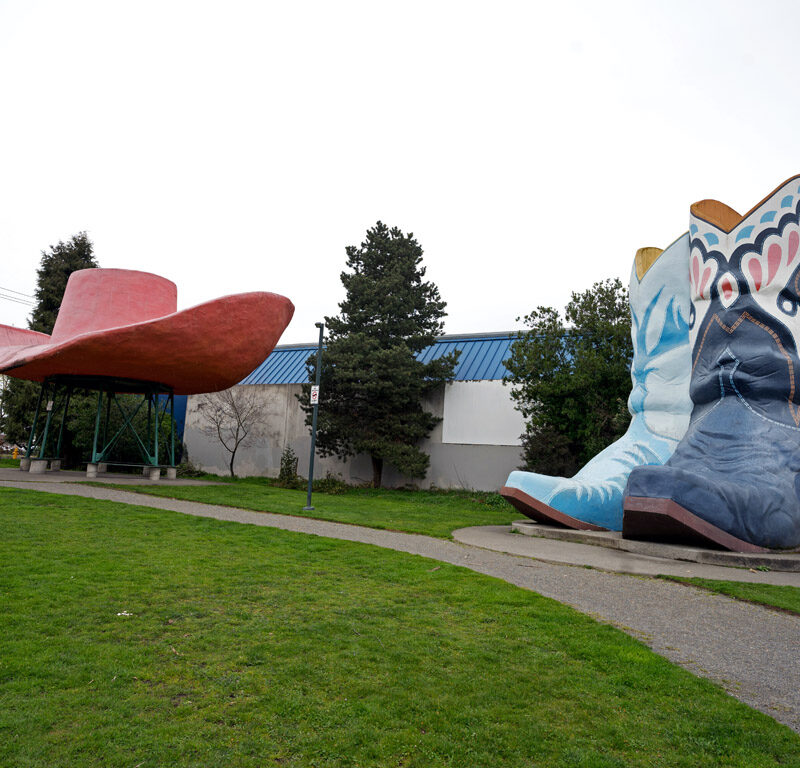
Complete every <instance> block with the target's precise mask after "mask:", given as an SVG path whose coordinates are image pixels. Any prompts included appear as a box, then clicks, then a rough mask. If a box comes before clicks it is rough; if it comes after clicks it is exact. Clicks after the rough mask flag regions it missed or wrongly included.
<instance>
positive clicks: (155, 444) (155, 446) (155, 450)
mask: <svg viewBox="0 0 800 768" xmlns="http://www.w3.org/2000/svg"><path fill="white" fill-rule="evenodd" d="M150 397H152V398H153V400H155V405H156V418H155V423H154V425H153V426H154V429H155V440H153V459H154V460H153V465H154V466H156V467H157V466H158V422H159V421H160V419H159V417H158V394H157V393H156V392H153V393H151V394H150Z"/></svg>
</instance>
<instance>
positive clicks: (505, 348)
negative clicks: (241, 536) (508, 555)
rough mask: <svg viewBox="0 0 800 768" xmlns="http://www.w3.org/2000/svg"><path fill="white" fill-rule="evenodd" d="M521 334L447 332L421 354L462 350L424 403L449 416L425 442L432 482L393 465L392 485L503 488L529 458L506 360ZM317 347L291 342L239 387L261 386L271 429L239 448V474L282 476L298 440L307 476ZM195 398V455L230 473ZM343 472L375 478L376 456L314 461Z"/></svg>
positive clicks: (191, 433) (320, 471) (190, 429)
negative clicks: (447, 377) (309, 389)
mask: <svg viewBox="0 0 800 768" xmlns="http://www.w3.org/2000/svg"><path fill="white" fill-rule="evenodd" d="M516 338H517V333H516V332H514V331H512V332H506V333H481V334H463V335H448V336H442V337H441V338H439V339H437V341H436V342H435V343H434V344H432V345H431V346H430V347H427V348H426V349H424V350H422V352H420V353H419V355H418V356H417V357H418V359H419V360H420V361H421V362H424V363H427V362H429V361H430V360H435V359H437V358H439V357H441V356H442V355H447V354H449V353H451V352H454V351H459V352H460V353H461V354H460V355H459V359H458V363H457V365H456V368H455V371H454V375H453V378H452V380H451V381H450V382H448V383H447V384H446V385H444V386H443V387H441V388H440V389H439V390H437V391H436V392H434V393H433V394H432V395H430V396H429V397H428V399H427V401H426V402H424V403H423V406H424V407H425V408H426V409H427V410H429V411H431V412H432V413H434V414H435V415H436V416H439V417H440V418H441V419H442V421H441V422H440V423H439V425H438V426H437V427H436V428H435V429H434V431H433V433H432V434H431V436H430V437H429V438H428V439H427V440H425V441H424V442H423V445H422V448H423V449H424V450H426V451H427V453H428V454H429V455H430V458H431V463H430V469H429V471H428V475H427V476H426V478H425V479H424V481H420V480H413V481H412V480H410V479H409V478H406V477H403V476H402V475H400V474H399V473H397V472H395V471H394V470H393V469H392V468H391V467H389V466H387V467H386V469H385V471H384V483H385V484H386V485H387V486H403V485H409V484H414V485H417V486H419V487H431V486H436V487H440V488H472V489H476V490H498V489H499V488H500V487H502V485H503V484H504V483H505V480H506V478H507V476H508V473H509V472H510V471H511V470H513V469H516V468H517V467H518V466H519V465H520V463H521V441H520V436H521V435H522V432H523V431H524V422H523V419H522V416H521V414H520V413H519V412H518V411H516V410H515V409H514V407H513V401H512V400H511V397H510V388H509V386H508V385H505V384H504V382H503V380H504V378H505V377H506V375H507V373H508V372H507V370H506V367H505V365H504V362H505V361H506V360H507V359H508V357H509V355H510V354H511V345H512V343H513V342H514V340H515V339H516ZM315 354H316V345H315V344H286V345H282V346H278V347H276V348H275V349H274V350H273V352H272V353H271V354H270V356H269V357H268V358H267V359H266V360H265V361H264V362H263V363H262V364H261V365H259V366H258V368H256V369H255V370H254V371H253V372H252V373H251V374H250V375H249V376H247V377H246V378H245V379H243V380H242V382H241V383H240V384H239V386H243V387H254V388H256V389H257V391H258V394H259V399H260V400H261V402H262V405H263V410H264V424H263V425H262V427H263V429H262V432H263V434H262V435H261V436H260V437H259V439H258V441H257V442H256V444H255V445H253V446H251V447H250V448H246V449H240V451H241V452H240V453H237V457H236V467H237V474H241V475H267V476H272V477H274V476H277V474H278V470H279V468H280V457H281V454H282V452H283V450H284V448H285V447H286V446H287V445H288V446H291V447H292V449H293V450H294V452H295V453H296V454H297V456H298V458H299V465H298V472H299V473H300V474H301V475H303V476H307V473H308V453H309V451H310V436H309V428H308V427H307V426H306V425H305V414H304V413H303V412H302V410H301V409H300V406H299V403H298V401H297V395H298V394H299V393H300V389H301V385H302V384H304V383H307V382H308V372H307V368H306V361H307V360H308V359H309V357H311V356H313V355H315ZM196 400H197V398H195V397H191V398H190V402H189V408H188V412H187V417H186V432H185V442H186V445H187V448H188V451H189V455H190V457H191V459H192V461H193V462H194V463H196V464H199V465H200V466H202V467H203V468H204V469H205V470H206V471H210V472H219V473H220V474H224V472H225V468H226V467H227V461H228V459H227V454H225V453H224V451H223V449H222V448H220V447H219V446H218V445H216V444H215V442H214V441H213V439H211V438H209V437H207V436H206V434H205V432H204V430H203V428H204V426H206V425H204V424H203V423H202V414H201V413H200V412H199V410H198V409H197V407H196V404H197V403H196ZM327 472H331V473H332V474H334V475H340V476H341V477H342V478H343V479H344V480H345V481H347V482H351V483H362V482H363V483H366V482H369V480H370V478H371V464H370V461H369V457H366V456H356V457H353V458H352V459H350V460H349V461H347V462H341V461H339V460H338V459H335V458H325V459H322V458H320V457H319V456H317V458H316V459H315V462H314V474H315V476H317V477H323V476H325V474H326V473H327Z"/></svg>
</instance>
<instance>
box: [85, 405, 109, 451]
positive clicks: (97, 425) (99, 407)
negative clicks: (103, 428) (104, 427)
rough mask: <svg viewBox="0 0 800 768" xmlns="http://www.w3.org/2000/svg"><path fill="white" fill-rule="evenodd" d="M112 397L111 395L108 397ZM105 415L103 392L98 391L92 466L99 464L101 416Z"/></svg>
mask: <svg viewBox="0 0 800 768" xmlns="http://www.w3.org/2000/svg"><path fill="white" fill-rule="evenodd" d="M108 396H109V397H110V395H108ZM102 413H103V390H102V389H98V390H97V415H96V416H95V418H94V440H93V442H92V460H91V461H90V462H89V463H90V464H97V456H98V454H97V438H98V437H99V435H100V415H101V414H102Z"/></svg>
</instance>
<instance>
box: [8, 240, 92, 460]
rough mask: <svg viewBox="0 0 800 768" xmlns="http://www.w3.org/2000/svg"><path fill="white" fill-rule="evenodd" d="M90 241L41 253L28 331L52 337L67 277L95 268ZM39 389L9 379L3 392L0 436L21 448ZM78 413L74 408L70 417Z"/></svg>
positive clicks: (62, 243) (82, 241)
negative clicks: (78, 271) (34, 300)
mask: <svg viewBox="0 0 800 768" xmlns="http://www.w3.org/2000/svg"><path fill="white" fill-rule="evenodd" d="M97 266H98V264H97V260H96V259H95V257H94V253H93V247H92V241H91V240H89V237H88V235H87V234H86V232H79V233H78V234H77V235H73V236H72V237H71V238H70V239H69V240H68V241H67V242H66V243H65V242H63V241H59V243H58V244H57V245H51V246H50V249H49V250H47V251H42V259H41V262H40V263H39V269H38V270H37V272H36V275H37V283H36V306H35V307H34V308H33V311H32V312H31V316H30V317H29V318H28V328H30V329H31V330H32V331H39V332H40V333H52V332H53V326H54V325H55V322H56V317H57V316H58V308H59V307H60V306H61V299H62V298H63V296H64V290H65V288H66V287H67V280H68V279H69V276H70V275H71V274H72V273H73V272H75V271H77V270H79V269H90V268H93V267H97ZM38 391H39V385H38V384H35V383H34V382H31V381H24V380H22V379H15V378H12V377H8V381H7V384H6V386H5V387H4V389H3V392H2V397H3V403H2V407H1V408H0V432H5V434H6V436H7V439H8V440H9V441H10V442H13V443H16V444H18V445H24V444H25V443H26V442H27V440H28V437H29V434H28V433H29V430H30V423H31V420H32V419H33V413H34V410H35V409H36V396H37V393H38ZM78 410H79V407H78V402H77V400H76V402H75V403H74V404H73V406H72V411H73V413H75V412H77V411H78ZM70 437H71V436H70V434H69V433H68V434H67V435H66V449H65V450H66V451H67V452H69V449H70Z"/></svg>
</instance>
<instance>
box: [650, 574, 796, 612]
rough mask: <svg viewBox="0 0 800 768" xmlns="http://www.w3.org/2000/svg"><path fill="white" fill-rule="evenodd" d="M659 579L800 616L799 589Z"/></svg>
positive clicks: (769, 585)
mask: <svg viewBox="0 0 800 768" xmlns="http://www.w3.org/2000/svg"><path fill="white" fill-rule="evenodd" d="M660 578H662V579H668V580H670V581H679V582H681V583H683V584H691V585H692V586H694V587H700V588H701V589H708V590H710V591H711V592H720V593H721V594H723V595H727V596H728V597H735V598H737V599H738V600H746V601H747V602H749V603H758V604H760V605H768V606H771V607H773V608H780V609H781V610H784V611H791V612H792V613H796V614H799V615H800V588H798V587H783V586H774V585H772V584H749V583H747V582H744V581H717V580H715V579H698V578H689V577H684V576H661V577H660Z"/></svg>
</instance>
